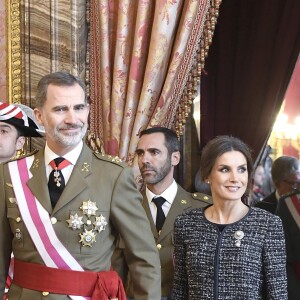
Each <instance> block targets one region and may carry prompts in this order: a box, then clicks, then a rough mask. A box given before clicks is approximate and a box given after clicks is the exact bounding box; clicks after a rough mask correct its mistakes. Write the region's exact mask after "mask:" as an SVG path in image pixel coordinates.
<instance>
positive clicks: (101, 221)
mask: <svg viewBox="0 0 300 300" xmlns="http://www.w3.org/2000/svg"><path fill="white" fill-rule="evenodd" d="M93 225H94V226H95V227H94V229H95V230H97V231H98V232H100V231H102V230H105V226H106V225H107V222H106V219H105V217H103V216H102V215H101V216H100V217H96V221H95V222H94V223H93Z"/></svg>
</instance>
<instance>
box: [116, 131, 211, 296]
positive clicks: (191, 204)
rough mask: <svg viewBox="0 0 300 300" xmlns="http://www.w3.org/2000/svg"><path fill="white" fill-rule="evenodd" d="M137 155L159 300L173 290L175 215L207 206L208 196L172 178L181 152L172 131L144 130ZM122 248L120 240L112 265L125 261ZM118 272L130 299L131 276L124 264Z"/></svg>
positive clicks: (132, 287)
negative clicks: (154, 253) (157, 273)
mask: <svg viewBox="0 0 300 300" xmlns="http://www.w3.org/2000/svg"><path fill="white" fill-rule="evenodd" d="M136 155H137V159H138V165H139V169H140V172H141V175H142V177H143V180H144V183H145V185H146V189H145V191H144V193H143V207H144V209H145V211H146V213H147V216H148V219H149V222H150V225H151V229H152V233H153V236H154V238H155V241H156V245H157V249H158V250H159V255H160V265H161V280H162V281H161V292H162V299H167V298H168V296H169V295H170V292H171V289H172V282H173V274H174V268H173V226H174V221H175V218H176V216H178V215H179V214H182V213H183V212H184V211H186V210H188V209H191V208H197V207H204V206H207V205H208V204H210V203H211V199H210V197H209V196H207V195H205V194H200V193H195V194H190V193H188V192H186V191H185V190H184V189H183V188H182V187H181V186H180V185H178V184H177V183H176V181H175V180H174V178H173V174H174V168H175V166H177V165H178V164H179V161H180V152H179V141H178V138H177V135H176V133H175V132H173V131H172V130H170V129H168V128H164V127H153V128H149V129H146V130H143V131H142V132H141V133H140V139H139V142H138V145H137V149H136ZM158 198H159V199H162V202H163V203H160V205H159V204H158V203H157V199H158ZM124 249H126V245H124V243H123V242H122V240H121V241H120V243H119V249H117V250H116V252H115V254H114V256H113V265H118V266H120V265H122V264H124V262H125V261H124V257H122V250H124ZM125 257H126V253H125ZM121 275H122V276H121V277H122V279H123V280H124V281H125V284H126V287H127V288H126V294H127V296H128V297H129V298H130V299H131V298H133V296H134V290H135V286H134V284H132V281H131V278H129V279H128V276H127V275H128V273H127V269H126V266H125V267H124V268H123V272H122V273H121ZM129 277H131V274H130V276H129ZM135 299H136V300H137V299H138V298H135Z"/></svg>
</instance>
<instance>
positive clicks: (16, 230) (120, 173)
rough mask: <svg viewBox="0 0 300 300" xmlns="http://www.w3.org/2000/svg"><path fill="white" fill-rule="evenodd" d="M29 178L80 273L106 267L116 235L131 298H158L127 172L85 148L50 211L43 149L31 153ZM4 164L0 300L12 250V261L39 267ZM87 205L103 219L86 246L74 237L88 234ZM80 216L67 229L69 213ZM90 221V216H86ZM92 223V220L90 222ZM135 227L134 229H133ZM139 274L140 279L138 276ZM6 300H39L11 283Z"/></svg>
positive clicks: (150, 248)
mask: <svg viewBox="0 0 300 300" xmlns="http://www.w3.org/2000/svg"><path fill="white" fill-rule="evenodd" d="M30 172H31V173H32V178H31V179H29V180H28V182H27V185H28V187H29V188H30V190H31V191H32V193H33V194H34V195H35V197H36V198H37V200H38V201H39V202H40V203H41V205H42V206H43V207H44V208H45V209H46V210H47V211H48V212H49V215H50V217H51V218H55V220H56V221H57V222H56V223H55V224H54V225H53V227H54V230H55V233H56V235H57V237H58V238H59V239H60V241H61V242H62V243H63V244H64V246H65V247H66V248H67V250H68V251H69V252H70V253H71V254H72V255H73V257H74V258H75V259H76V260H77V261H78V262H79V264H80V265H81V266H82V268H83V269H84V270H89V271H95V272H97V271H103V270H109V269H110V267H111V263H110V261H111V256H112V253H113V251H114V248H115V242H116V237H118V236H119V234H120V235H121V236H122V238H123V241H124V244H125V245H126V248H127V251H128V253H130V254H131V256H132V259H131V261H130V265H129V268H130V270H131V272H132V275H133V277H134V282H135V284H136V286H137V289H136V295H135V296H136V298H137V299H148V300H150V299H151V300H157V299H159V298H160V289H159V284H160V270H159V257H158V252H157V248H156V246H155V243H154V240H153V235H152V233H151V229H150V227H149V222H148V220H147V217H146V215H145V212H144V210H143V207H142V205H141V199H142V197H141V195H140V193H139V192H138V190H137V189H136V185H135V182H134V179H133V174H132V169H131V168H129V167H127V166H126V165H125V164H123V163H118V162H114V161H113V159H110V158H109V157H107V156H102V155H101V154H97V155H96V154H95V153H93V152H92V151H91V150H90V149H89V148H88V147H87V146H86V145H84V147H83V149H82V152H81V154H80V156H79V158H78V161H77V163H76V165H75V166H74V169H73V171H72V174H71V177H70V179H69V181H68V183H67V185H66V187H65V189H64V191H63V193H62V195H61V197H60V199H59V200H58V202H57V204H56V206H55V207H54V209H52V207H51V203H50V197H49V192H48V187H47V178H46V171H45V163H44V150H41V151H39V152H37V153H35V154H34V161H33V164H32V166H31V168H30ZM11 182H12V181H11V178H10V174H9V170H8V166H7V164H4V165H1V166H0V199H1V201H0V220H1V222H0V299H2V297H3V291H4V284H5V280H6V275H7V270H8V266H9V262H10V255H11V252H12V251H13V253H14V256H15V258H16V259H18V260H21V261H25V262H30V263H37V264H44V263H43V261H42V259H41V257H40V254H39V253H38V252H37V250H36V248H35V245H34V244H33V242H32V240H31V237H30V235H29V232H28V230H27V228H26V227H25V225H24V223H23V222H22V218H21V215H20V211H19V208H18V205H17V204H16V201H15V194H14V190H13V186H12V183H11ZM88 200H90V201H92V202H94V203H95V204H96V206H97V208H98V210H97V213H96V216H100V215H102V216H103V217H104V218H105V220H106V221H107V225H106V226H105V229H104V230H103V231H101V232H99V233H97V235H96V242H95V243H93V244H92V247H89V246H83V244H82V243H80V242H79V241H80V233H81V234H82V233H83V232H84V230H85V229H87V230H91V228H90V227H89V226H91V225H88V223H87V222H86V221H87V216H85V215H84V214H83V211H82V209H81V207H82V205H83V202H85V201H88ZM75 214H78V216H83V222H84V225H83V226H82V228H81V229H76V230H73V229H72V228H71V227H70V226H69V224H68V222H67V220H70V217H71V215H73V216H74V215H75ZM91 218H92V217H91ZM92 222H93V220H92ZM137 228H139V230H137ZM144 275H145V276H144ZM8 298H9V299H10V300H15V299H31V300H35V299H43V297H42V293H41V292H38V291H33V290H28V289H24V288H23V289H22V288H20V287H19V286H16V285H14V284H12V286H11V288H10V290H9V295H8ZM47 299H49V300H50V299H51V300H54V299H55V300H63V299H69V298H68V296H67V295H56V294H51V293H50V295H48V297H47Z"/></svg>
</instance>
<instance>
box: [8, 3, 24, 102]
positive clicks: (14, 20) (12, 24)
mask: <svg viewBox="0 0 300 300" xmlns="http://www.w3.org/2000/svg"><path fill="white" fill-rule="evenodd" d="M6 12H7V13H6V16H7V20H6V23H7V24H6V25H7V39H6V41H7V68H6V69H7V99H8V102H9V103H21V29H20V24H21V23H20V1H19V0H7V1H6Z"/></svg>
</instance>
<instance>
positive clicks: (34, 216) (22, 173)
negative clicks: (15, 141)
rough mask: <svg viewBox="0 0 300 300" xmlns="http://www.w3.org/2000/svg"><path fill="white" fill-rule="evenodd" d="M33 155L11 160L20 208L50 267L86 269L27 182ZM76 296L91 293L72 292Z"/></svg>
mask: <svg viewBox="0 0 300 300" xmlns="http://www.w3.org/2000/svg"><path fill="white" fill-rule="evenodd" d="M28 160H29V158H28V157H26V158H24V159H20V160H17V161H12V162H10V163H9V164H8V167H9V171H10V174H11V180H12V184H13V187H14V191H15V195H16V199H17V203H18V207H19V210H20V212H21V215H22V219H23V222H24V224H25V225H26V227H27V230H28V232H29V234H30V236H31V239H32V241H33V243H34V244H35V246H36V248H37V250H38V252H39V254H40V255H41V257H42V259H43V261H44V263H45V265H46V266H47V267H52V268H57V269H64V270H73V271H84V270H83V268H82V267H81V266H80V264H79V263H78V262H77V261H76V259H75V258H74V257H73V256H72V255H71V253H70V252H69V251H68V250H67V249H66V247H65V246H64V245H63V244H62V243H61V242H60V240H59V239H58V237H57V236H56V233H55V231H54V228H53V225H52V223H51V219H50V216H49V213H48V212H47V211H46V210H45V209H44V207H43V206H42V205H41V204H40V202H39V201H38V200H37V199H36V198H35V197H34V195H33V194H32V192H31V191H30V189H29V188H28V186H27V184H26V183H27V181H28V180H29V179H30V178H31V177H32V174H31V173H30V172H29V170H28V166H27V165H29V162H28ZM70 297H71V298H72V299H74V300H83V299H90V298H89V297H81V296H70Z"/></svg>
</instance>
